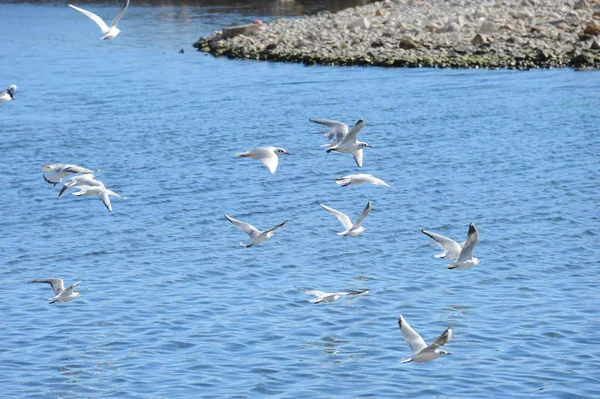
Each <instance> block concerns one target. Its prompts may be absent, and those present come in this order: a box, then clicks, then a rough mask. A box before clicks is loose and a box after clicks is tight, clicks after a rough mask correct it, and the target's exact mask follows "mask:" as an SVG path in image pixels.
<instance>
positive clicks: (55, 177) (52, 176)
mask: <svg viewBox="0 0 600 399" xmlns="http://www.w3.org/2000/svg"><path fill="white" fill-rule="evenodd" d="M42 176H43V177H44V180H46V182H47V183H50V184H52V185H53V186H56V185H57V184H58V183H60V182H61V181H62V176H61V175H60V173H58V172H50V173H44V174H43V175H42Z"/></svg>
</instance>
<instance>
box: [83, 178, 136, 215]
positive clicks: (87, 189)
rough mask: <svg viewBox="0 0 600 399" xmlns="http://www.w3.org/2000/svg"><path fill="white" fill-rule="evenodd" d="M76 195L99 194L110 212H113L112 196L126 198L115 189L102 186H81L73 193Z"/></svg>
mask: <svg viewBox="0 0 600 399" xmlns="http://www.w3.org/2000/svg"><path fill="white" fill-rule="evenodd" d="M73 195H76V196H78V197H79V196H82V195H83V196H97V197H100V199H101V200H102V203H103V204H104V206H105V207H106V209H108V210H109V211H110V212H112V205H111V204H110V197H111V196H113V197H119V198H123V199H125V198H126V197H121V196H120V195H119V194H117V193H115V192H114V191H111V190H108V189H106V188H104V185H102V186H79V191H77V192H76V193H73Z"/></svg>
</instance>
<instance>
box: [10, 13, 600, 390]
mask: <svg viewBox="0 0 600 399" xmlns="http://www.w3.org/2000/svg"><path fill="white" fill-rule="evenodd" d="M84 7H86V8H89V9H91V10H92V11H94V12H97V13H98V14H100V15H101V16H103V17H105V18H106V19H108V20H110V18H112V16H114V14H116V12H117V11H118V9H119V4H117V3H110V4H102V3H85V4H84ZM261 13H267V10H265V9H263V8H257V11H256V14H254V13H253V12H252V11H251V12H248V10H246V11H244V12H238V11H236V10H234V9H231V10H228V9H222V8H219V7H215V6H202V5H195V6H184V5H177V6H169V5H166V6H160V5H153V6H150V5H142V6H137V5H135V4H133V5H132V6H131V7H130V9H129V10H128V12H127V14H126V15H125V18H124V19H123V20H122V21H121V24H120V28H121V30H122V33H121V35H120V36H119V37H118V38H117V39H115V40H113V41H111V42H103V41H100V40H98V39H99V37H100V36H101V33H100V30H99V29H98V28H97V27H96V26H95V25H94V24H93V23H92V22H91V21H90V20H88V19H87V18H85V17H84V16H82V15H80V14H78V13H76V12H75V11H73V10H71V9H69V8H68V7H66V4H53V3H50V4H44V5H36V4H0V15H1V16H2V21H3V22H2V24H3V32H2V36H0V45H1V46H0V48H1V50H2V51H0V62H1V65H2V66H1V67H0V72H1V74H0V86H2V87H6V86H8V85H9V84H12V83H15V84H17V85H18V87H19V91H18V93H17V100H16V101H13V102H11V103H7V104H2V105H0V116H1V119H2V129H1V141H0V166H1V167H2V171H3V173H2V178H1V183H2V184H0V194H1V196H2V199H3V206H2V207H1V208H0V224H1V229H0V264H1V266H2V267H1V268H0V274H1V276H2V282H3V295H2V296H1V298H0V315H1V316H2V320H1V321H0V328H1V332H2V340H1V343H0V387H1V388H2V394H0V396H3V397H4V395H6V396H5V397H15V398H17V397H18V398H58V397H60V398H82V397H90V398H169V399H173V398H191V397H220V398H222V397H238V398H243V397H261V396H267V395H269V396H274V397H280V398H300V397H315V398H316V397H319V398H325V397H328V398H348V397H356V398H358V397H365V398H367V397H372V398H375V397H376V398H384V397H386V398H398V397H423V398H426V397H438V398H489V397H515V398H516V397H519V398H523V397H553V398H558V397H560V398H579V397H581V398H583V397H586V398H591V397H598V395H600V377H599V375H600V349H599V346H598V341H599V339H600V334H599V333H598V331H599V329H600V310H599V308H598V307H599V300H600V293H599V290H598V281H599V279H598V270H599V268H600V250H599V249H598V239H599V234H600V230H599V226H600V225H599V219H600V218H599V211H600V209H599V200H598V198H599V195H600V176H599V160H600V158H599V155H598V152H599V149H600V138H599V133H598V132H599V125H600V120H599V117H598V115H599V108H598V104H600V94H599V93H600V75H599V74H598V72H582V73H578V72H574V71H572V70H548V71H532V72H512V71H480V70H429V69H418V70H417V69H414V70H406V69H377V68H339V67H319V66H312V67H304V66H300V65H292V64H274V63H257V62H251V61H233V60H227V59H215V58H212V57H211V56H206V55H204V54H202V53H198V52H196V51H194V50H193V49H192V48H191V43H193V41H194V40H196V39H197V38H198V37H199V36H200V35H205V34H208V33H210V32H212V31H213V30H216V29H219V28H220V27H222V26H227V25H232V24H237V23H244V22H249V21H252V20H253V19H256V18H262V19H264V20H269V19H270V18H272V17H270V16H269V15H264V14H261ZM290 13H291V12H290ZM279 14H281V13H279ZM181 48H183V49H184V50H185V53H184V54H179V53H178V51H179V50H180V49H181ZM311 117H324V118H332V119H338V120H343V121H345V122H347V123H349V124H353V123H354V122H355V121H356V120H357V119H358V118H359V117H362V118H365V119H366V121H367V125H366V127H365V128H364V129H363V131H362V132H361V134H360V138H362V139H363V140H365V141H367V142H369V144H371V145H372V146H373V148H368V149H366V151H365V162H364V167H363V169H362V171H363V172H365V173H372V174H374V175H376V176H378V177H380V178H382V179H384V180H386V181H388V182H389V183H390V184H391V185H393V186H394V187H395V189H386V188H381V187H375V186H367V185H363V186H356V187H346V188H340V187H338V186H337V185H336V184H335V183H333V182H332V181H331V179H333V178H336V177H339V176H341V175H344V174H349V173H356V172H358V169H357V168H356V166H355V165H354V162H353V160H352V157H351V156H350V155H347V154H336V153H332V154H326V153H325V151H324V149H323V148H321V147H320V145H321V144H323V143H324V138H323V137H321V136H318V135H312V134H310V133H311V132H315V131H317V130H319V129H318V127H317V126H316V125H314V124H312V123H311V122H309V120H308V119H309V118H311ZM258 145H276V146H279V147H283V148H285V149H287V150H288V151H289V152H291V155H290V156H288V157H284V158H283V159H281V162H280V164H279V169H278V170H277V172H276V173H275V174H273V175H272V174H270V173H269V172H268V171H267V170H266V169H265V168H264V167H262V166H261V165H260V163H259V162H258V161H254V160H250V159H240V158H235V157H234V154H235V153H236V152H239V151H244V150H249V149H251V148H253V147H255V146H258ZM57 162H60V163H75V164H78V165H82V166H86V167H90V168H94V169H95V168H102V169H103V171H102V172H101V173H100V174H99V175H98V178H99V179H100V180H102V181H104V183H105V184H106V185H107V186H108V187H109V188H111V189H113V190H114V191H116V192H118V193H120V194H122V195H124V196H126V197H128V198H127V199H124V200H120V199H118V198H115V199H113V201H112V205H113V211H114V212H113V213H112V214H111V213H109V212H108V211H107V210H106V209H105V208H104V207H103V205H102V203H101V201H100V200H98V199H97V198H76V197H74V196H72V195H66V196H65V197H63V198H61V199H60V200H56V196H57V194H58V186H57V187H56V188H52V187H51V186H50V185H48V184H46V183H45V182H44V181H43V179H42V175H41V172H40V165H41V164H43V163H57ZM368 200H372V201H373V210H372V212H371V214H370V215H369V217H368V218H367V219H366V220H365V223H364V226H365V227H366V229H367V230H366V232H365V233H364V234H363V235H362V236H359V237H353V238H346V237H341V236H338V235H336V234H335V233H336V232H339V231H341V225H340V224H339V223H338V221H337V220H336V219H335V218H334V217H333V216H332V215H330V214H328V213H327V212H325V211H324V210H323V209H321V207H319V203H324V204H326V205H329V206H331V207H333V208H336V209H339V210H342V211H344V212H347V213H348V214H349V215H350V216H351V217H353V218H354V217H356V216H358V214H359V213H360V211H361V210H362V208H363V207H364V205H365V203H366V202H367V201H368ZM225 212H226V213H228V214H229V215H231V216H234V217H237V218H239V219H242V220H246V221H248V222H250V223H253V224H255V225H256V226H257V227H259V228H263V229H264V228H268V227H271V226H273V225H275V224H277V223H280V222H282V221H284V220H289V225H288V226H287V227H285V228H283V229H281V230H279V231H278V232H277V235H276V236H275V237H273V238H272V239H271V240H269V241H267V242H265V243H263V244H261V245H259V246H256V247H253V248H248V249H246V248H241V247H239V246H238V242H239V241H242V240H245V239H246V238H247V237H246V236H245V235H244V234H243V233H242V232H241V231H239V230H238V229H236V228H235V226H233V225H232V224H230V223H229V222H227V220H225V218H224V217H223V213H225ZM470 222H474V223H475V224H476V225H477V227H478V228H479V231H480V236H481V240H480V242H479V244H478V245H477V247H476V249H475V255H476V256H477V257H479V258H480V259H481V263H480V264H479V265H477V266H476V267H475V268H473V269H470V270H460V271H459V270H454V271H451V270H447V269H446V268H445V267H444V265H445V263H446V261H444V260H438V259H435V258H434V257H433V255H434V254H436V253H438V252H437V247H435V246H432V245H430V244H429V242H430V241H429V239H428V238H427V237H426V236H425V235H423V234H422V233H421V232H420V230H421V229H423V228H425V229H429V230H432V231H436V232H439V233H441V234H444V235H448V236H450V237H453V238H455V239H457V240H463V239H464V237H465V235H466V231H467V228H468V225H469V223H470ZM52 276H57V277H62V278H64V279H65V281H66V282H67V284H70V283H72V282H74V281H77V280H82V281H83V282H82V284H81V285H80V287H79V289H80V292H81V293H82V297H81V298H78V299H77V300H75V301H72V302H69V303H65V304H54V305H48V304H47V303H46V302H45V301H44V298H47V297H50V293H51V292H50V289H49V287H48V286H46V285H37V284H31V285H29V284H25V282H26V281H28V280H31V279H34V278H41V277H52ZM296 287H305V288H312V289H320V290H326V291H336V290H353V289H364V288H368V289H369V290H370V293H369V294H367V295H363V296H358V297H348V298H342V299H340V300H338V301H337V302H334V303H329V304H322V305H313V304H311V303H309V302H308V300H309V299H310V297H309V296H307V295H305V294H304V293H302V292H300V291H299V290H297V289H296ZM399 313H402V314H403V315H404V317H405V318H406V319H407V320H408V321H409V322H410V323H411V324H412V326H413V327H414V328H415V329H416V330H417V331H418V332H420V333H421V334H422V335H423V337H424V339H425V340H426V341H428V342H430V341H432V340H433V339H435V338H436V337H437V336H438V335H439V334H440V333H441V332H442V331H443V330H444V329H445V328H446V327H448V326H451V327H453V328H454V333H455V335H454V339H453V340H452V342H451V343H450V344H449V345H447V347H446V348H447V350H448V351H449V352H451V353H452V356H449V357H446V358H443V359H439V360H437V361H434V362H431V363H427V364H414V363H409V364H400V363H399V362H398V360H399V359H401V358H403V357H405V356H407V355H408V354H409V348H408V346H407V345H406V343H405V342H404V340H403V339H402V336H401V334H400V332H399V331H398V327H397V320H396V319H397V316H398V314H399Z"/></svg>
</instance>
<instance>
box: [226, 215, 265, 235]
mask: <svg viewBox="0 0 600 399" xmlns="http://www.w3.org/2000/svg"><path fill="white" fill-rule="evenodd" d="M225 219H227V220H229V221H230V222H231V223H233V224H235V225H236V226H237V227H239V228H240V229H241V230H242V231H244V232H245V233H246V234H248V235H249V236H250V238H252V239H255V238H256V237H258V236H259V235H260V231H259V230H258V229H257V228H256V227H254V226H252V225H251V224H250V223H244V222H242V221H240V220H237V219H234V218H232V217H230V216H227V215H226V214H225Z"/></svg>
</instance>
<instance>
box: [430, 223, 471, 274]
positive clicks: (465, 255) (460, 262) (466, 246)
mask: <svg viewBox="0 0 600 399" xmlns="http://www.w3.org/2000/svg"><path fill="white" fill-rule="evenodd" d="M421 231H422V232H423V233H424V234H426V235H427V236H429V237H431V238H432V239H433V240H434V241H435V243H436V244H437V245H438V246H439V247H440V248H442V249H443V250H444V252H442V253H441V254H437V255H435V257H436V258H452V259H453V260H454V261H453V262H452V263H449V264H448V269H470V268H472V267H473V266H475V265H476V264H478V263H479V259H477V258H475V257H473V249H474V248H475V245H476V244H477V243H478V242H479V232H478V231H477V228H476V227H475V224H474V223H471V224H470V225H469V232H468V233H467V241H465V242H463V243H462V244H459V243H457V242H456V241H454V240H453V239H451V238H448V237H444V236H443V235H440V234H436V233H432V232H431V231H427V230H421Z"/></svg>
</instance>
